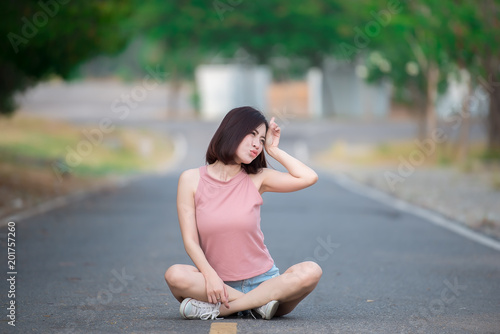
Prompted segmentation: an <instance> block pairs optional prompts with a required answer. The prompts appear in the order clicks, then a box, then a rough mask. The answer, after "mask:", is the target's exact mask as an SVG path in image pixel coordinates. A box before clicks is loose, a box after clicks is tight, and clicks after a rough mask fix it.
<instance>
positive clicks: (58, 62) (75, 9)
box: [0, 0, 133, 113]
mask: <svg viewBox="0 0 500 334" xmlns="http://www.w3.org/2000/svg"><path fill="white" fill-rule="evenodd" d="M131 4H132V2H131V1H124V0H108V1H98V0H90V1H83V0H73V1H68V0H64V1H63V0H49V1H37V0H22V1H16V0H6V1H3V2H2V11H1V12H0V35H1V36H2V39H1V42H0V78H1V79H0V112H3V113H8V112H11V111H12V110H13V109H14V107H15V106H14V103H13V94H14V93H15V92H16V91H20V90H23V89H24V88H26V87H27V86H29V85H31V84H35V83H36V82H37V81H39V80H43V79H45V78H48V77H49V76H50V75H52V74H56V75H59V76H61V77H62V78H68V76H69V75H70V73H71V71H72V69H73V68H74V67H75V66H76V65H78V64H79V63H81V62H82V61H84V60H86V59H89V58H91V57H94V56H97V55H99V54H101V53H114V52H118V51H120V50H121V49H122V48H123V47H124V46H125V45H126V43H127V41H128V38H129V36H130V31H127V27H128V28H130V26H127V25H125V24H124V22H126V19H127V18H129V17H130V15H131V13H132V9H133V8H132V6H131Z"/></svg>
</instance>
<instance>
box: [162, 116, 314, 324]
mask: <svg viewBox="0 0 500 334" xmlns="http://www.w3.org/2000/svg"><path fill="white" fill-rule="evenodd" d="M280 132H281V130H280V128H279V126H278V125H277V124H276V123H275V121H274V117H273V118H272V119H271V122H270V124H268V123H267V121H266V119H265V117H264V115H262V113H261V112H259V111H257V110H255V109H254V108H251V107H240V108H235V109H233V110H231V111H230V112H229V113H228V114H227V115H226V116H225V117H224V119H223V120H222V122H221V124H220V126H219V128H218V129H217V131H216V132H215V134H214V136H213V138H212V140H211V142H210V145H209V147H208V150H207V155H206V161H207V163H208V165H206V166H202V167H200V168H196V169H190V170H186V171H184V172H183V173H182V174H181V176H180V178H179V185H178V192H177V211H178V216H179V223H180V227H181V233H182V239H183V241H184V247H185V249H186V252H187V254H188V255H189V257H190V258H191V260H192V261H193V263H194V264H195V265H196V267H194V266H190V265H182V264H176V265H173V266H171V267H170V268H168V270H167V271H166V273H165V280H166V281H167V284H168V286H169V288H170V290H171V292H172V294H173V295H174V297H175V298H176V299H177V300H178V301H179V302H181V307H180V312H181V315H182V316H183V317H184V318H185V319H196V318H198V319H209V318H211V319H215V318H216V317H217V316H218V315H221V316H226V315H230V314H233V313H237V312H239V311H246V310H253V311H254V312H256V313H257V314H259V315H260V316H261V317H262V318H264V319H271V318H272V317H273V316H281V315H285V314H288V313H290V312H291V311H292V310H293V309H294V308H295V307H296V306H297V304H298V303H299V302H300V301H301V300H303V299H304V298H305V297H306V296H307V295H308V294H309V293H311V291H313V289H314V288H315V287H316V285H317V284H318V281H319V279H320V277H321V274H322V271H321V268H320V267H319V265H317V264H316V263H314V262H310V261H308V262H302V263H299V264H296V265H294V266H292V267H290V268H288V269H287V270H286V271H285V272H284V273H283V274H281V275H280V274H279V270H278V268H276V266H275V265H274V261H273V259H272V257H271V255H270V254H269V251H268V250H267V247H266V246H265V244H264V236H263V234H262V231H261V229H260V206H261V205H262V203H263V201H262V197H261V194H262V193H264V192H266V191H269V192H292V191H297V190H300V189H304V188H306V187H309V186H311V185H313V184H314V183H316V181H317V180H318V176H317V174H316V173H315V172H314V171H313V170H312V169H311V168H309V167H307V166H306V165H305V164H303V163H302V162H300V161H299V160H297V159H295V158H293V157H292V156H290V155H288V154H287V153H285V152H284V151H282V150H281V149H279V148H278V144H279V139H280ZM264 149H265V150H266V152H267V153H268V154H269V155H270V156H271V157H273V158H274V159H276V160H277V161H278V162H279V163H281V164H282V165H283V166H284V167H285V168H286V169H287V170H288V172H287V173H283V172H279V171H276V170H273V169H268V168H266V166H267V164H266V158H265V155H264Z"/></svg>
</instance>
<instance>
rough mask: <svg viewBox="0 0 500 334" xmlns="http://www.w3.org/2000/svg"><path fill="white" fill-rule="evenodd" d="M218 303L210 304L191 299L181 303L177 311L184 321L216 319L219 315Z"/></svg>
mask: <svg viewBox="0 0 500 334" xmlns="http://www.w3.org/2000/svg"><path fill="white" fill-rule="evenodd" d="M219 310H220V303H217V304H212V303H206V302H201V301H199V300H196V299H193V298H186V299H184V300H183V301H182V303H181V307H180V309H179V311H180V312H181V316H182V317H183V318H184V319H201V320H208V319H217V316H218V315H219V314H220V311H219Z"/></svg>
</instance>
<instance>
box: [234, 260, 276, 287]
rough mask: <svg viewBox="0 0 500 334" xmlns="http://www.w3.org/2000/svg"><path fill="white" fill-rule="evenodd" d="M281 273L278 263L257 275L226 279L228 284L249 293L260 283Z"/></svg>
mask: <svg viewBox="0 0 500 334" xmlns="http://www.w3.org/2000/svg"><path fill="white" fill-rule="evenodd" d="M279 275H280V270H279V269H278V267H276V265H274V264H273V267H272V268H271V269H269V270H268V271H267V272H265V273H263V274H260V275H258V276H255V277H251V278H247V279H244V280H241V281H226V282H224V283H226V284H227V285H229V286H230V287H232V288H233V289H236V290H238V291H241V292H243V293H248V292H250V291H252V290H253V289H255V288H256V287H258V286H259V285H260V283H262V282H265V281H267V280H268V279H270V278H273V277H277V276H279Z"/></svg>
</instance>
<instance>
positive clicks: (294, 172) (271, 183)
mask: <svg viewBox="0 0 500 334" xmlns="http://www.w3.org/2000/svg"><path fill="white" fill-rule="evenodd" d="M280 134H281V129H280V128H279V126H278V125H277V124H276V123H275V122H274V117H273V118H272V119H271V122H270V123H269V130H268V131H267V134H266V144H265V148H266V151H267V153H268V154H269V155H270V156H271V157H273V158H274V159H275V160H276V161H278V162H279V163H280V164H282V165H283V167H285V168H286V169H287V171H288V173H283V172H279V171H277V170H273V169H269V168H265V169H264V170H263V173H262V184H261V187H260V192H261V193H264V192H266V191H270V192H292V191H297V190H300V189H304V188H307V187H309V186H311V185H313V184H314V183H316V181H317V180H318V174H316V172H315V171H314V170H313V169H312V168H310V167H308V166H307V165H306V164H304V163H302V162H301V161H300V160H298V159H296V158H294V157H292V156H291V155H290V154H288V153H286V152H285V151H283V150H281V149H280V148H278V144H279V138H280Z"/></svg>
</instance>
